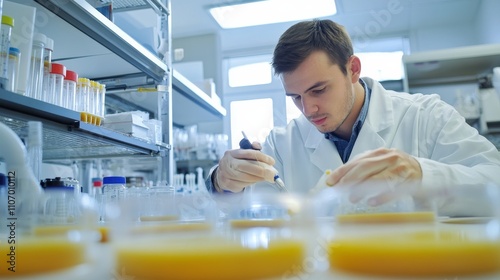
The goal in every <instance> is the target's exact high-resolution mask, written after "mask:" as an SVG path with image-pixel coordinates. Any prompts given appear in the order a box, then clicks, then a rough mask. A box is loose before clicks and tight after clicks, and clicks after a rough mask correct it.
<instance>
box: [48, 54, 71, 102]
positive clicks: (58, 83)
mask: <svg viewBox="0 0 500 280" xmlns="http://www.w3.org/2000/svg"><path fill="white" fill-rule="evenodd" d="M64 77H66V66H64V65H62V64H59V63H52V66H51V67H50V74H49V79H48V85H47V87H46V88H47V92H46V95H47V96H46V97H45V99H46V101H47V102H49V103H52V104H54V105H57V106H62V104H63V102H62V100H63V87H64Z"/></svg>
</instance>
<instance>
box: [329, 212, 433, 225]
mask: <svg viewBox="0 0 500 280" xmlns="http://www.w3.org/2000/svg"><path fill="white" fill-rule="evenodd" d="M335 219H336V221H337V223H360V224H362V223H370V224H372V223H373V224H387V223H417V222H418V223H421V222H434V221H435V219H436V218H435V215H434V212H427V211H424V212H387V213H361V214H359V213H356V214H342V215H337V216H336V217H335Z"/></svg>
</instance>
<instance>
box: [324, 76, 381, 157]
mask: <svg viewBox="0 0 500 280" xmlns="http://www.w3.org/2000/svg"><path fill="white" fill-rule="evenodd" d="M359 82H360V83H361V85H362V86H363V88H364V89H365V100H364V102H363V107H361V112H359V116H358V118H357V119H356V121H355V122H354V126H353V128H352V132H351V137H350V138H349V139H348V140H344V139H342V138H340V137H338V136H336V135H335V134H333V133H331V132H329V133H325V138H326V139H329V140H330V141H332V142H333V143H334V144H335V146H336V147H337V150H338V152H339V154H340V156H341V158H342V161H343V162H346V161H347V159H349V156H350V155H351V152H352V149H353V147H354V143H355V142H356V139H357V138H358V134H359V132H360V131H361V127H362V126H363V124H364V122H365V120H366V116H367V115H368V107H369V105H370V96H371V89H370V88H368V86H367V85H366V83H365V82H364V81H363V80H362V79H359Z"/></svg>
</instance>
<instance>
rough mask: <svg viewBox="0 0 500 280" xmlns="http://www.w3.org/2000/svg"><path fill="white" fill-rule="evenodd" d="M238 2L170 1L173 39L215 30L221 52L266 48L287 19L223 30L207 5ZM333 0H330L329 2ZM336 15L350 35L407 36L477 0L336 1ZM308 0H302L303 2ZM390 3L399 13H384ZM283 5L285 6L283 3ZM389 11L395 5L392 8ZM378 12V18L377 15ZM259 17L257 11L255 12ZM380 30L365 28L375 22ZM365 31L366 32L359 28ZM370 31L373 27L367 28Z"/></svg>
mask: <svg viewBox="0 0 500 280" xmlns="http://www.w3.org/2000/svg"><path fill="white" fill-rule="evenodd" d="M236 1H238V0H171V2H170V3H171V10H172V37H173V38H174V39H175V38H181V37H189V36H195V35H202V34H213V33H218V34H219V36H220V42H221V49H222V51H231V50H238V49H255V48H268V47H272V46H274V45H275V44H276V42H277V39H278V37H279V36H280V35H281V33H283V31H285V30H286V28H288V27H289V26H290V25H291V24H292V23H290V22H289V23H281V24H272V25H266V26H260V27H248V28H241V29H231V30H222V29H221V28H220V27H219V26H218V25H217V23H216V22H215V20H213V19H212V17H211V16H210V14H209V13H208V10H207V7H208V6H211V5H216V4H222V3H228V2H236ZM332 1H333V0H332ZM335 1H336V4H337V11H338V12H337V14H336V15H334V16H332V17H330V19H332V20H335V21H337V22H339V23H341V24H342V25H344V26H345V27H346V28H347V30H348V32H349V33H350V34H351V36H353V35H356V34H357V33H358V34H360V32H364V33H366V32H367V31H366V30H368V32H372V33H376V35H377V36H383V35H386V34H403V35H408V34H410V30H415V29H419V28H430V27H440V26H448V25H454V24H459V23H460V24H463V23H464V22H474V21H475V20H476V17H477V14H478V10H479V7H480V5H481V0H335ZM240 2H241V1H240ZM304 2H305V3H307V0H305V1H304ZM391 5H392V7H396V8H397V9H396V10H399V11H401V12H398V13H392V14H390V13H389V14H390V16H389V17H385V18H383V17H381V16H382V15H387V14H388V13H387V11H390V10H391ZM283 9H286V7H283ZM392 10H394V9H392ZM377 15H378V16H377ZM256 16H258V15H256ZM377 17H378V27H380V29H378V30H375V29H370V28H373V27H374V26H375V25H376V24H375V25H373V24H374V21H375V22H377ZM363 30H365V31H363ZM370 30H372V31H370Z"/></svg>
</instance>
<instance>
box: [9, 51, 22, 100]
mask: <svg viewBox="0 0 500 280" xmlns="http://www.w3.org/2000/svg"><path fill="white" fill-rule="evenodd" d="M20 62H21V51H20V50H19V49H18V48H14V47H10V48H9V63H8V64H9V65H8V67H7V77H8V79H9V82H8V83H7V90H8V91H12V92H17V91H18V87H17V83H18V82H17V81H18V76H19V63H20Z"/></svg>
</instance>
